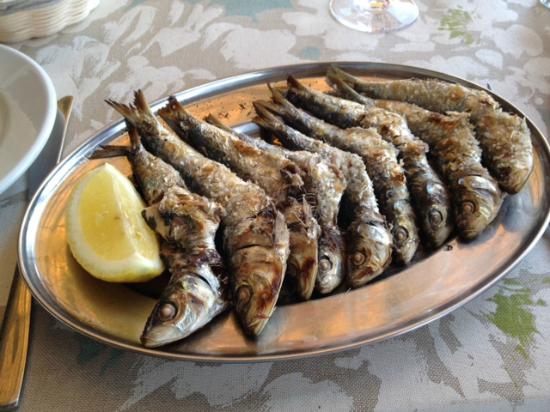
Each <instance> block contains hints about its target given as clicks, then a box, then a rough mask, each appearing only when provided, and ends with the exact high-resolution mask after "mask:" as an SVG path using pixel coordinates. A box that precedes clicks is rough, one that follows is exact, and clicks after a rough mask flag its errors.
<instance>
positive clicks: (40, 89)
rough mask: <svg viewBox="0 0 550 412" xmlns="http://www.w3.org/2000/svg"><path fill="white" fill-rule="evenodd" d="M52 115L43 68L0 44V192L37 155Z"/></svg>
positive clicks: (51, 98)
mask: <svg viewBox="0 0 550 412" xmlns="http://www.w3.org/2000/svg"><path fill="white" fill-rule="evenodd" d="M55 115H56V95H55V89H54V87H53V84H52V81H51V80H50V78H49V77H48V75H47V73H46V72H45V71H44V69H42V68H41V67H40V66H39V65H38V63H36V62H35V61H34V60H32V59H31V58H30V57H27V56H25V55H24V54H23V53H20V52H18V51H17V50H15V49H12V48H10V47H6V46H2V45H0V193H2V192H3V191H4V190H6V189H7V188H8V187H9V186H10V185H11V184H12V183H13V182H15V181H16V180H17V179H18V178H19V176H21V175H22V174H23V173H24V172H25V171H26V170H27V169H28V168H29V166H30V165H31V164H32V162H33V161H34V160H35V159H36V157H37V156H38V155H39V154H40V151H41V150H42V148H43V147H44V145H45V144H46V141H47V140H48V137H49V136H50V133H51V131H52V128H53V124H54V121H55Z"/></svg>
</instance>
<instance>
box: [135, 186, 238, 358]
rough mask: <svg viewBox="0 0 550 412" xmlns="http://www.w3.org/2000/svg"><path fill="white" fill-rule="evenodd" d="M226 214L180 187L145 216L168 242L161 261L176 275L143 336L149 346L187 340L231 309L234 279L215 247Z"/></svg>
mask: <svg viewBox="0 0 550 412" xmlns="http://www.w3.org/2000/svg"><path fill="white" fill-rule="evenodd" d="M223 214H224V210H223V208H222V207H221V206H219V205H218V204H216V203H214V202H211V201H209V200H208V199H206V198H204V197H202V196H198V195H196V194H194V193H190V192H189V191H188V190H186V189H183V188H182V187H179V186H173V187H171V188H169V189H168V190H167V191H166V192H165V193H164V196H163V198H162V200H161V201H160V202H159V203H157V204H154V205H151V206H149V207H148V208H147V209H145V210H144V216H145V220H146V221H147V222H148V223H149V225H151V226H152V227H153V228H156V230H157V232H158V233H160V234H161V236H162V237H163V239H164V240H165V241H164V242H162V244H161V256H162V258H163V260H164V261H165V263H166V265H167V266H168V267H169V269H170V273H171V277H170V281H169V283H168V285H167V286H166V288H165V289H164V291H163V292H162V294H161V297H160V299H159V301H158V302H157V304H156V305H155V307H154V308H153V311H152V312H151V315H150V316H149V318H148V319H147V323H146V325H145V328H144V330H143V333H142V335H141V341H142V343H143V345H144V346H146V347H157V346H162V345H165V344H167V343H171V342H174V341H175V340H179V339H183V338H185V337H187V336H189V335H190V334H191V333H193V332H194V331H196V330H198V329H200V328H201V327H203V326H204V325H206V324H207V323H208V322H210V320H212V319H213V318H214V317H215V316H217V315H219V314H220V313H222V312H223V311H225V309H227V308H228V307H229V296H228V295H229V291H228V289H229V279H228V277H227V276H226V275H225V270H224V265H223V262H222V258H221V256H220V255H219V253H218V252H217V250H216V246H215V244H214V238H215V234H216V231H217V229H218V227H219V224H220V221H221V218H222V216H223ZM163 229H164V230H163Z"/></svg>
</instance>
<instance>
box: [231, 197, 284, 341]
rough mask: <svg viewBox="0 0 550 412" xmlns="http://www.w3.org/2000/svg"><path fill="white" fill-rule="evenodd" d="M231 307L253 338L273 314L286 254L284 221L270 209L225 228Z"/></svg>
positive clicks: (280, 215) (244, 328)
mask: <svg viewBox="0 0 550 412" xmlns="http://www.w3.org/2000/svg"><path fill="white" fill-rule="evenodd" d="M224 243H225V248H226V250H227V251H228V256H229V263H230V266H231V272H232V282H233V303H234V306H235V312H236V313H237V316H238V318H239V320H240V322H241V325H242V327H243V330H244V331H245V333H246V334H247V335H249V336H250V337H253V338H255V337H257V336H259V334H260V333H261V331H262V330H263V328H264V326H265V325H266V324H267V321H268V320H269V318H270V316H271V314H272V313H273V311H274V310H275V304H276V303H277V299H278V297H279V292H280V290H281V286H282V284H283V278H284V274H285V270H286V261H287V258H288V254H289V233H288V228H287V226H286V223H285V218H284V217H283V215H282V214H281V213H280V212H278V211H277V210H276V209H275V207H274V206H273V205H270V206H269V207H267V208H265V209H264V210H263V211H262V212H261V213H260V214H258V215H256V216H254V217H252V218H246V219H243V220H241V221H240V222H239V223H238V224H236V225H235V226H234V227H231V226H230V225H227V226H226V230H225V233H224Z"/></svg>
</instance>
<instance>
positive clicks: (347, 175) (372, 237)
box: [254, 102, 392, 287]
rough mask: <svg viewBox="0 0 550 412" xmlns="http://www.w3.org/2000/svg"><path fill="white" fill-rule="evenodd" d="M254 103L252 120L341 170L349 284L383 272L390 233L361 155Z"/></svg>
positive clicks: (273, 107) (269, 106)
mask: <svg viewBox="0 0 550 412" xmlns="http://www.w3.org/2000/svg"><path fill="white" fill-rule="evenodd" d="M254 107H255V109H256V112H257V113H258V115H259V117H258V118H256V119H255V120H254V121H255V122H256V123H258V125H260V126H261V127H263V128H264V129H266V130H268V131H270V132H272V133H274V134H275V135H276V136H277V137H278V138H279V139H280V140H281V141H282V142H283V144H284V145H285V146H286V147H288V148H292V149H299V150H306V151H309V152H312V153H317V154H319V155H320V156H321V157H323V159H325V160H326V161H327V162H328V163H329V164H330V165H331V166H332V167H333V168H334V169H335V170H340V171H341V173H342V175H343V177H344V179H345V185H346V188H345V191H344V194H345V198H346V200H347V203H349V205H350V206H351V207H350V215H351V222H350V223H349V224H348V225H347V228H346V238H347V245H346V246H347V252H348V253H347V267H348V272H347V273H348V280H349V283H350V285H351V286H352V287H358V286H362V285H364V284H365V283H367V282H369V281H370V280H372V279H374V278H375V277H376V276H378V275H380V274H381V273H383V272H384V270H385V269H386V267H387V266H388V265H389V264H390V262H391V250H392V237H391V234H390V232H389V230H388V229H387V227H386V221H385V219H384V217H383V216H382V215H381V214H380V213H379V211H378V205H377V202H376V198H375V196H374V192H373V188H372V183H371V181H370V178H369V176H368V175H367V172H366V170H365V165H364V163H363V161H362V160H361V158H360V157H359V156H357V155H355V154H353V153H349V152H345V151H342V150H340V149H338V148H336V147H333V146H330V145H328V144H326V143H324V142H322V141H320V140H315V139H312V138H310V137H308V136H306V135H304V134H302V133H300V132H299V131H297V130H295V129H293V128H291V127H290V126H288V125H286V124H285V123H284V122H283V120H282V119H281V118H280V117H278V116H275V115H274V114H273V113H277V111H278V110H279V108H278V107H277V106H276V105H274V104H273V103H270V102H254ZM272 112H273V113H272Z"/></svg>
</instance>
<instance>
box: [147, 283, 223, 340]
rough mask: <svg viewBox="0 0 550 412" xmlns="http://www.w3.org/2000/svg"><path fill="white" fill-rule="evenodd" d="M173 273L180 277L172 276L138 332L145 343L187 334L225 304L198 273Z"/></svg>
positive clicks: (183, 336)
mask: <svg viewBox="0 0 550 412" xmlns="http://www.w3.org/2000/svg"><path fill="white" fill-rule="evenodd" d="M172 276H173V277H174V274H173V275H172ZM175 276H176V277H177V276H179V277H178V278H177V279H176V280H175V281H174V279H173V278H172V279H171V281H170V283H169V284H168V286H167V287H166V289H165V290H164V292H163V294H162V296H161V298H160V299H159V301H158V302H157V304H156V305H155V307H154V308H153V311H152V312H151V315H150V316H149V318H148V319H147V323H146V325H145V328H144V330H143V333H142V335H141V342H142V343H143V345H144V346H145V347H148V348H154V347H158V346H162V345H166V344H168V343H171V342H175V341H178V340H180V339H183V338H185V337H187V336H189V335H190V334H191V333H193V332H195V331H196V330H197V329H199V328H200V327H202V326H203V325H204V324H205V323H207V322H208V320H210V319H212V318H213V317H214V316H215V315H216V314H218V313H219V312H221V310H222V309H223V307H224V305H223V302H222V301H221V300H220V299H219V297H218V296H216V295H215V293H214V292H213V290H212V288H211V286H210V285H209V284H208V283H207V282H206V281H205V280H204V279H203V278H202V277H201V276H199V275H198V274H193V273H189V274H185V275H178V274H176V275H175Z"/></svg>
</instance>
